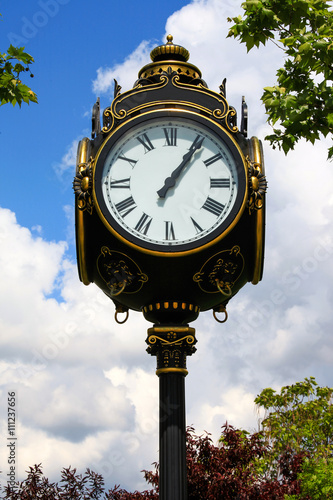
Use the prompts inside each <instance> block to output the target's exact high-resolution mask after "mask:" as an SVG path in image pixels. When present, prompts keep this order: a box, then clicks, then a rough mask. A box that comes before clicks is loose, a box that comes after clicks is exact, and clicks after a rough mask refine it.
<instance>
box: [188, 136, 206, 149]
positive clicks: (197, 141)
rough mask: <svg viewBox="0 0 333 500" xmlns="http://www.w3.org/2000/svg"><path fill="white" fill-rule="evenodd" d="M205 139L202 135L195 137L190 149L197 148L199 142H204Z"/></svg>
mask: <svg viewBox="0 0 333 500" xmlns="http://www.w3.org/2000/svg"><path fill="white" fill-rule="evenodd" d="M203 140H204V137H202V135H197V136H196V138H195V139H194V141H193V142H192V145H191V147H190V148H189V149H193V148H196V147H197V144H198V143H199V142H200V141H202V142H203Z"/></svg>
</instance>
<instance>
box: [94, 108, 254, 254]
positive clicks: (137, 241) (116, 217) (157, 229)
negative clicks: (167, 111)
mask: <svg viewBox="0 0 333 500" xmlns="http://www.w3.org/2000/svg"><path fill="white" fill-rule="evenodd" d="M206 122H207V124H206ZM94 182H95V184H94V185H95V193H96V200H97V205H98V207H99V209H100V210H101V212H102V215H103V217H104V218H105V221H106V223H107V225H109V226H110V228H111V229H112V231H115V232H116V233H117V234H118V235H120V236H122V237H123V238H125V239H126V241H129V242H130V243H133V244H134V245H138V246H139V247H141V248H142V249H144V250H146V251H153V252H154V251H159V252H180V251H188V250H193V249H199V248H200V247H202V245H206V244H207V243H209V242H211V241H212V240H213V239H215V238H216V237H218V236H220V235H221V234H222V233H224V232H225V231H226V230H227V229H228V228H229V227H230V225H231V224H232V222H233V221H234V219H235V218H236V216H237V215H238V214H239V212H240V211H241V208H242V207H243V205H244V199H245V191H246V188H245V186H246V174H245V168H244V164H243V160H242V155H241V153H240V152H239V150H238V148H237V146H236V145H235V143H234V142H233V141H232V140H231V139H230V138H229V136H228V135H227V134H226V133H225V132H223V131H221V129H220V128H218V127H217V126H216V125H215V124H212V123H210V122H208V120H205V119H198V118H196V119H192V118H191V119H190V118H182V117H172V118H169V117H166V118H163V117H160V118H153V119H148V120H147V119H146V120H143V119H141V121H139V123H137V124H136V125H132V126H131V127H129V126H127V127H125V129H124V130H122V131H121V132H119V129H118V133H117V134H115V137H113V136H111V138H110V140H108V141H107V142H106V143H105V144H104V146H103V147H102V150H101V152H100V153H99V155H98V159H97V163H96V169H95V179H94Z"/></svg>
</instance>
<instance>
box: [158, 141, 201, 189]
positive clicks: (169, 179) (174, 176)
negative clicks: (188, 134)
mask: <svg viewBox="0 0 333 500" xmlns="http://www.w3.org/2000/svg"><path fill="white" fill-rule="evenodd" d="M203 141H204V137H202V138H201V139H200V140H199V141H197V142H194V143H193V144H192V145H191V147H190V150H189V152H188V153H186V154H185V155H184V156H183V160H182V162H181V164H180V165H179V166H178V167H177V168H176V169H175V170H174V171H173V172H172V174H171V176H170V177H167V178H166V179H165V181H164V186H163V187H161V189H159V190H158V191H157V194H158V196H159V197H160V198H165V195H166V193H167V191H168V189H169V188H171V187H173V186H174V185H175V184H176V179H178V177H179V176H180V174H181V172H182V171H183V170H184V168H185V166H186V165H187V164H188V162H189V161H190V159H191V158H192V156H193V155H194V153H195V151H196V150H197V149H200V148H201V146H202V143H203Z"/></svg>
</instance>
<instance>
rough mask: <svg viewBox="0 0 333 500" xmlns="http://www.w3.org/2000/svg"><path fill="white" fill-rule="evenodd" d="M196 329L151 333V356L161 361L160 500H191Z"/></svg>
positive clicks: (161, 328)
mask: <svg viewBox="0 0 333 500" xmlns="http://www.w3.org/2000/svg"><path fill="white" fill-rule="evenodd" d="M196 342H197V340H196V338H195V329H194V328H191V327H189V326H187V325H186V326H164V325H163V326H162V325H161V326H160V325H159V326H156V325H155V326H154V327H152V328H149V329H148V337H147V339H146V343H147V344H148V348H147V352H148V353H149V354H151V355H152V356H156V358H157V370H156V374H157V375H158V377H159V399H160V401H159V404H160V407H159V460H160V469H159V498H160V500H187V474H186V414H185V377H186V375H187V373H188V372H187V369H186V356H191V355H192V354H193V353H194V352H195V351H196V348H195V347H194V345H195V344H196Z"/></svg>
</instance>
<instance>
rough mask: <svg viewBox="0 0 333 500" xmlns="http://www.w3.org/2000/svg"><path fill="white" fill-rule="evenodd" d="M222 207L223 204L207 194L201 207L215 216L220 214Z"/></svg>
mask: <svg viewBox="0 0 333 500" xmlns="http://www.w3.org/2000/svg"><path fill="white" fill-rule="evenodd" d="M224 207H225V205H222V203H219V202H218V201H216V200H214V199H213V198H210V197H209V196H208V198H207V200H206V201H205V203H204V204H203V205H202V208H204V209H205V210H208V212H211V213H212V214H214V215H216V216H219V215H221V213H222V212H223V209H224Z"/></svg>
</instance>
